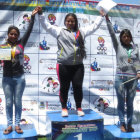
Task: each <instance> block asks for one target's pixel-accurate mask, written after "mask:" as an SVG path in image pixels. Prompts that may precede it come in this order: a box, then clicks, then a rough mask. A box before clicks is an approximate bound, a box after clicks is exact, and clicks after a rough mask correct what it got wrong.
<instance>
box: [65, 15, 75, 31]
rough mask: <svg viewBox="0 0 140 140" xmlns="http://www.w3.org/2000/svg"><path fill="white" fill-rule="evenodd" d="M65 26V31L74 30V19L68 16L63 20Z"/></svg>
mask: <svg viewBox="0 0 140 140" xmlns="http://www.w3.org/2000/svg"><path fill="white" fill-rule="evenodd" d="M65 25H66V27H67V29H69V30H74V29H75V19H74V17H72V16H68V17H67V18H66V20H65Z"/></svg>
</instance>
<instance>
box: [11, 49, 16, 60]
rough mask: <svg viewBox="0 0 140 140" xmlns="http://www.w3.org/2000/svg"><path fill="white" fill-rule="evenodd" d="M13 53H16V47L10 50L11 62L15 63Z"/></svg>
mask: <svg viewBox="0 0 140 140" xmlns="http://www.w3.org/2000/svg"><path fill="white" fill-rule="evenodd" d="M15 53H16V47H13V48H12V51H11V55H12V62H15Z"/></svg>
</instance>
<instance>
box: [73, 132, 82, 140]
mask: <svg viewBox="0 0 140 140" xmlns="http://www.w3.org/2000/svg"><path fill="white" fill-rule="evenodd" d="M74 137H77V140H82V133H80V134H78V135H76V136H74Z"/></svg>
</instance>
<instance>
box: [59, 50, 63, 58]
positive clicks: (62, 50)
mask: <svg viewBox="0 0 140 140" xmlns="http://www.w3.org/2000/svg"><path fill="white" fill-rule="evenodd" d="M62 53H63V48H61V52H60V55H59V57H61V56H62Z"/></svg>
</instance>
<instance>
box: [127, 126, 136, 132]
mask: <svg viewBox="0 0 140 140" xmlns="http://www.w3.org/2000/svg"><path fill="white" fill-rule="evenodd" d="M134 131H135V130H134V128H133V127H132V126H131V125H128V126H127V132H134Z"/></svg>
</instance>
